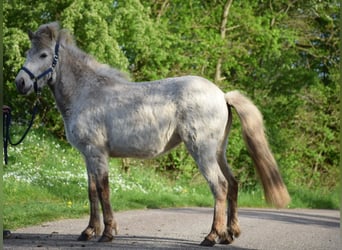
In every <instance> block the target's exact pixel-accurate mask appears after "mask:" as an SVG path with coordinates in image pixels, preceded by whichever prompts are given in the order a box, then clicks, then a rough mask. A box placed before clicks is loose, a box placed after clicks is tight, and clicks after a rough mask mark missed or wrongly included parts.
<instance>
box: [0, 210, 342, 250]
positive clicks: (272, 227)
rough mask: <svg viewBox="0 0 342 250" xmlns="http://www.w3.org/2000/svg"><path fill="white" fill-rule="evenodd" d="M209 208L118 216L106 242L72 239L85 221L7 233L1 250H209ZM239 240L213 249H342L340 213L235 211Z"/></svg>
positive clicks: (139, 211) (60, 222) (85, 223)
mask: <svg viewBox="0 0 342 250" xmlns="http://www.w3.org/2000/svg"><path fill="white" fill-rule="evenodd" d="M212 211H213V209H212V208H178V209H148V210H136V211H126V212H118V213H116V214H115V216H116V219H117V221H118V223H119V234H118V235H117V236H116V237H115V239H114V240H113V242H111V243H98V242H97V241H96V239H94V240H91V241H88V242H78V241H76V239H77V237H78V235H79V234H80V232H81V231H82V230H83V229H84V228H85V226H86V225H87V223H88V218H84V219H69V220H62V221H56V222H49V223H44V224H42V225H39V226H34V227H28V228H23V229H19V230H16V231H14V232H12V236H11V238H10V239H5V240H4V249H111V248H115V249H208V248H206V247H200V246H199V243H200V242H201V241H202V240H203V238H204V237H205V236H206V234H207V233H208V232H209V230H210V227H211V222H212ZM239 219H240V226H241V229H242V234H241V236H240V237H239V238H238V239H236V240H235V241H234V242H233V244H231V245H218V244H216V245H215V246H214V249H231V250H241V249H250V250H251V249H270V250H275V249H286V250H296V249H298V250H299V249H300V250H303V249H310V250H316V249H317V250H319V249H322V250H330V249H342V247H341V239H340V238H341V231H340V212H339V211H336V210H308V209H305V210H304V209H289V210H288V209H284V210H275V209H239Z"/></svg>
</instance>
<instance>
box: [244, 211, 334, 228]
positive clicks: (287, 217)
mask: <svg viewBox="0 0 342 250" xmlns="http://www.w3.org/2000/svg"><path fill="white" fill-rule="evenodd" d="M285 211H286V212H285ZM239 215H240V216H243V217H245V218H256V219H259V220H260V219H264V220H272V221H281V222H285V223H295V224H301V225H311V226H319V227H324V228H330V227H331V228H339V227H340V219H339V218H337V217H333V216H326V215H322V214H320V215H317V214H308V212H307V211H306V212H305V213H300V212H298V210H297V211H291V210H270V209H268V210H261V209H259V210H250V211H249V210H246V209H241V210H240V211H239Z"/></svg>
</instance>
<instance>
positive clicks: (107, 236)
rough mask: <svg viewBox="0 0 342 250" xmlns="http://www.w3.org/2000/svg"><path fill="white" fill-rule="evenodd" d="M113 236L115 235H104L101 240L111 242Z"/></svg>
mask: <svg viewBox="0 0 342 250" xmlns="http://www.w3.org/2000/svg"><path fill="white" fill-rule="evenodd" d="M113 238H114V237H113V236H112V235H102V236H101V238H100V239H99V242H111V241H112V240H113Z"/></svg>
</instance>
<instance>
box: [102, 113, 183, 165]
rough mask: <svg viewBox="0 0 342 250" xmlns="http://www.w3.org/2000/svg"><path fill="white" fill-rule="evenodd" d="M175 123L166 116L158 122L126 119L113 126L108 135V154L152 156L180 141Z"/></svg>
mask: <svg viewBox="0 0 342 250" xmlns="http://www.w3.org/2000/svg"><path fill="white" fill-rule="evenodd" d="M180 141H181V140H180V137H179V135H178V134H177V132H176V123H175V121H172V120H171V119H169V118H168V117H166V118H164V119H160V120H159V121H158V122H154V123H152V122H151V121H148V120H147V121H146V120H145V121H142V122H141V123H136V122H132V123H131V122H130V121H126V122H125V123H124V124H122V125H121V126H119V125H118V124H116V126H114V127H113V129H112V132H111V133H110V135H109V141H108V145H109V155H110V156H111V157H134V158H153V157H156V156H158V155H161V154H163V153H164V152H166V151H168V150H170V149H171V148H173V147H175V146H176V145H178V144H179V143H180Z"/></svg>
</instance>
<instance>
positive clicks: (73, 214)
mask: <svg viewBox="0 0 342 250" xmlns="http://www.w3.org/2000/svg"><path fill="white" fill-rule="evenodd" d="M149 163H151V161H147V162H143V161H136V160H130V163H129V172H128V173H125V172H124V171H122V167H121V160H116V159H114V160H111V161H110V183H111V185H110V187H111V203H112V205H113V208H114V210H116V211H120V210H128V209H143V208H163V207H185V206H207V207H212V206H213V198H212V195H211V193H210V190H209V188H208V186H207V184H206V183H205V181H204V179H203V177H202V176H201V175H200V174H196V175H184V176H186V177H184V176H181V177H180V178H175V177H173V178H170V174H168V175H166V174H163V173H162V172H160V171H156V169H155V167H153V166H152V167H148V166H147V165H148V164H149ZM151 164H152V163H151ZM152 165H153V164H152ZM86 177H87V175H86V169H85V166H84V162H83V159H82V157H81V156H80V155H79V153H78V152H77V151H76V150H75V149H73V148H71V146H70V145H69V144H68V143H66V142H63V141H60V140H57V139H56V138H54V137H53V136H51V135H49V134H47V133H45V132H44V131H43V130H42V129H33V130H32V131H31V132H30V133H29V135H28V136H27V138H26V139H25V141H24V143H23V144H21V145H19V146H18V147H10V148H9V164H8V165H7V166H5V168H4V177H3V183H4V191H3V193H4V202H3V204H4V210H3V211H4V228H8V229H12V230H14V229H16V228H19V227H24V226H27V225H35V224H39V223H43V222H45V221H51V220H56V219H61V218H77V217H82V216H86V215H88V211H89V208H88V205H89V204H88V195H87V179H86ZM178 177H179V176H178ZM289 190H290V194H291V196H292V202H291V204H290V205H289V208H296V207H301V208H330V209H337V208H338V207H339V197H338V192H337V191H336V192H328V191H324V190H305V189H303V188H302V187H297V188H296V187H295V188H290V189H289ZM239 206H240V207H266V206H267V205H266V204H265V200H264V198H263V194H262V192H261V191H260V189H259V188H257V189H256V190H254V191H249V192H243V191H240V193H239Z"/></svg>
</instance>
